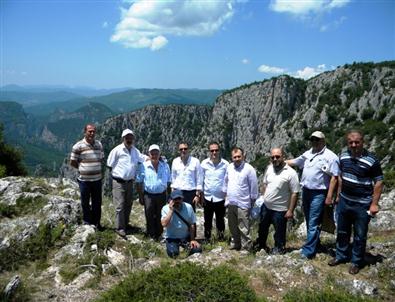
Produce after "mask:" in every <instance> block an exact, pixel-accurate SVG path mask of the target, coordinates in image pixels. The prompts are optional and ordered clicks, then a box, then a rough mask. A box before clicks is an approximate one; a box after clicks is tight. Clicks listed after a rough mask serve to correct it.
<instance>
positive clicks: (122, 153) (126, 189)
mask: <svg viewBox="0 0 395 302" xmlns="http://www.w3.org/2000/svg"><path fill="white" fill-rule="evenodd" d="M122 140H123V142H122V143H121V144H119V145H118V146H116V147H115V148H114V149H112V150H111V152H110V154H109V155H108V159H107V166H108V167H109V168H110V169H111V177H112V196H113V202H114V205H115V209H116V212H115V228H116V232H117V233H118V234H119V235H120V236H121V237H125V236H126V229H127V227H128V223H129V216H130V212H131V210H132V194H133V182H134V179H135V177H136V172H137V168H138V164H139V163H141V162H144V160H145V156H144V155H142V154H141V153H140V151H139V150H138V149H137V148H136V147H134V146H133V142H134V133H133V131H132V130H130V129H125V130H123V131H122Z"/></svg>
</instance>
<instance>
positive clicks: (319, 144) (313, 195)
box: [286, 131, 339, 259]
mask: <svg viewBox="0 0 395 302" xmlns="http://www.w3.org/2000/svg"><path fill="white" fill-rule="evenodd" d="M310 142H311V149H309V150H307V151H306V152H304V153H303V154H302V155H300V156H299V157H297V158H295V159H291V160H287V161H286V163H287V164H288V165H290V166H297V167H299V168H300V169H303V173H302V180H301V185H302V187H303V189H302V202H303V212H304V216H305V219H306V227H307V238H306V242H305V244H304V245H303V248H302V257H303V258H307V259H312V258H314V257H315V255H316V253H317V251H318V249H319V247H320V234H321V223H322V217H323V212H324V206H325V203H328V202H327V201H328V200H330V201H331V200H332V194H333V189H334V186H335V181H334V180H333V179H332V176H334V177H336V176H338V175H339V159H338V157H337V155H336V154H335V153H333V152H332V151H331V150H329V149H328V148H327V147H326V144H325V135H324V133H322V132H321V131H315V132H313V133H312V134H311V136H310Z"/></svg>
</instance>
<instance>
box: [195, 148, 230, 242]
mask: <svg viewBox="0 0 395 302" xmlns="http://www.w3.org/2000/svg"><path fill="white" fill-rule="evenodd" d="M209 152H210V157H209V158H206V159H205V160H203V161H202V164H201V167H202V174H203V198H204V202H203V208H204V238H205V240H210V239H211V230H212V227H213V216H214V213H215V223H216V226H217V237H218V240H223V239H224V231H225V219H224V216H225V194H224V192H222V186H223V182H224V178H225V173H226V169H227V167H228V165H229V162H228V161H227V160H225V159H223V158H221V153H220V147H219V144H218V143H216V142H212V143H210V144H209Z"/></svg>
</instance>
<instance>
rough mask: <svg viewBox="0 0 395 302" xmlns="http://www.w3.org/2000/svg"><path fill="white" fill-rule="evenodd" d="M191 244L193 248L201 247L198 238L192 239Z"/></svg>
mask: <svg viewBox="0 0 395 302" xmlns="http://www.w3.org/2000/svg"><path fill="white" fill-rule="evenodd" d="M189 246H190V247H191V249H195V248H199V247H200V243H199V242H197V241H196V240H191V242H190V243H189Z"/></svg>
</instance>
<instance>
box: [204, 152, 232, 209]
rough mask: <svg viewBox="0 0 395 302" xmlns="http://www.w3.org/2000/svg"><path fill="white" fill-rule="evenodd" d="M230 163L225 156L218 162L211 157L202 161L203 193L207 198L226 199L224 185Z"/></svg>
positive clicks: (211, 199) (213, 200) (214, 200)
mask: <svg viewBox="0 0 395 302" xmlns="http://www.w3.org/2000/svg"><path fill="white" fill-rule="evenodd" d="M228 165H229V162H228V161H227V160H225V159H223V158H221V160H220V161H219V162H218V163H217V164H214V163H213V162H212V160H211V159H210V158H206V159H205V160H203V161H202V164H201V167H202V175H203V194H204V198H205V199H206V200H210V201H212V202H219V201H222V200H224V199H225V193H224V192H222V187H223V184H224V178H225V173H226V169H227V167H228Z"/></svg>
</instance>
